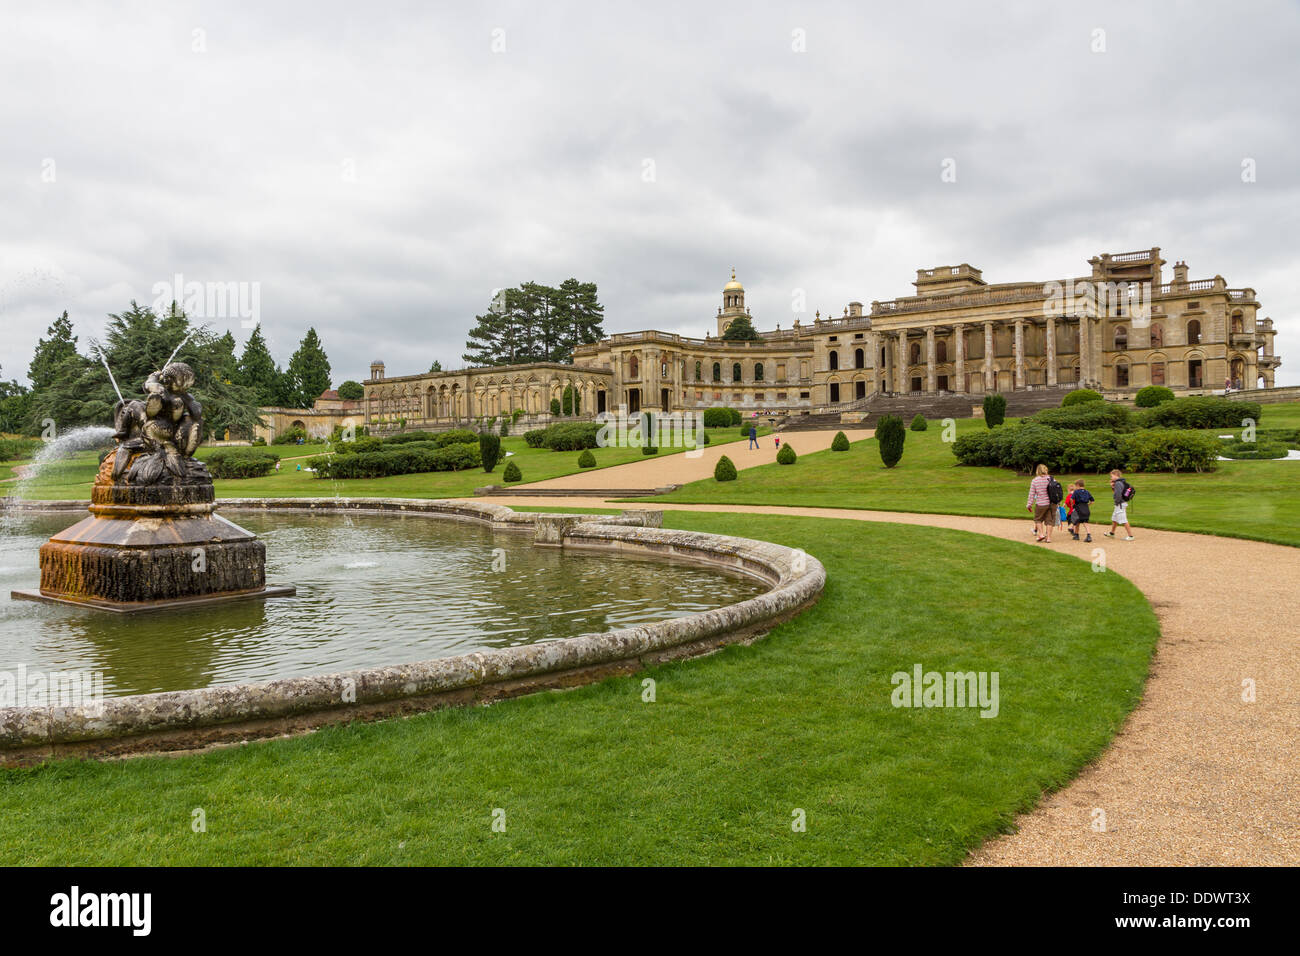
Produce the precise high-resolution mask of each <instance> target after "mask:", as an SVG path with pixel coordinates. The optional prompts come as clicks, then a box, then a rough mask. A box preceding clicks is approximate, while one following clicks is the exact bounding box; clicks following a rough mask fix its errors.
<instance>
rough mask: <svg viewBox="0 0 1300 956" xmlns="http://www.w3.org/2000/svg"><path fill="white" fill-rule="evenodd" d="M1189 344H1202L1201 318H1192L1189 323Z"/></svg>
mask: <svg viewBox="0 0 1300 956" xmlns="http://www.w3.org/2000/svg"><path fill="white" fill-rule="evenodd" d="M1187 344H1188V345H1200V344H1201V323H1200V320H1199V319H1192V320H1191V321H1190V322H1188V323H1187Z"/></svg>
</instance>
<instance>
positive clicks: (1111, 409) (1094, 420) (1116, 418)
mask: <svg viewBox="0 0 1300 956" xmlns="http://www.w3.org/2000/svg"><path fill="white" fill-rule="evenodd" d="M1131 419H1132V413H1131V412H1130V411H1129V410H1128V407H1127V406H1125V405H1120V404H1119V403H1118V402H1082V403H1080V404H1076V405H1071V406H1070V407H1069V408H1045V409H1043V410H1042V411H1041V412H1039V413H1038V414H1037V415H1035V416H1034V417H1033V418H1031V419H1029V422H1030V423H1032V424H1035V425H1047V426H1048V427H1049V428H1067V429H1074V430H1076V431H1086V430H1089V429H1096V428H1113V429H1115V430H1116V431H1126V430H1128V428H1129V426H1130V423H1131Z"/></svg>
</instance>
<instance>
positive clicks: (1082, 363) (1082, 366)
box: [1077, 315, 1092, 388]
mask: <svg viewBox="0 0 1300 956" xmlns="http://www.w3.org/2000/svg"><path fill="white" fill-rule="evenodd" d="M1089 344H1090V343H1089V342H1088V317H1087V316H1086V315H1081V316H1079V381H1078V383H1077V384H1078V386H1079V387H1080V388H1084V387H1086V386H1087V384H1088V382H1089V381H1090V380H1091V379H1092V374H1091V369H1090V368H1089V366H1090V365H1091V364H1092V356H1091V355H1090V354H1089V353H1090V352H1091V351H1092V349H1091V348H1089Z"/></svg>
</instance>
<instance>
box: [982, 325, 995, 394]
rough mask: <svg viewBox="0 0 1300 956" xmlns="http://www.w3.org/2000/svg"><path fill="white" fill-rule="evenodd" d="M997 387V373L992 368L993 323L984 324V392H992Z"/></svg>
mask: <svg viewBox="0 0 1300 956" xmlns="http://www.w3.org/2000/svg"><path fill="white" fill-rule="evenodd" d="M997 387H998V376H997V372H996V371H995V370H994V368H993V323H992V322H985V323H984V391H986V392H992V391H995V390H996V389H997Z"/></svg>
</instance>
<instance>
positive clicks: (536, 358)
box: [463, 279, 605, 366]
mask: <svg viewBox="0 0 1300 956" xmlns="http://www.w3.org/2000/svg"><path fill="white" fill-rule="evenodd" d="M497 302H498V303H499V306H498V307H497V308H495V309H492V310H489V311H488V312H487V313H485V314H483V315H479V316H475V319H474V323H475V324H474V328H473V329H472V330H471V331H470V333H469V337H468V340H467V341H466V343H465V354H464V356H463V358H464V359H465V361H466V362H468V363H470V364H471V365H475V366H486V365H517V364H520V363H524V362H561V363H564V362H570V361H572V360H573V350H574V348H575V347H576V346H578V345H584V344H587V343H590V342H597V341H599V340H600V338H601V337H602V336H603V335H604V330H603V328H602V324H603V322H604V318H605V315H604V311H605V310H604V307H603V306H602V305H601V304H600V301H599V299H598V298H597V296H596V284H595V283H594V282H579V281H578V280H577V279H566V280H565V281H564V282H563V283H561V284H560V287H559V288H558V289H556V288H552V287H551V286H548V285H543V284H542V283H540V282H525V283H522V284H521V285H520V286H519V287H518V288H510V289H505V290H503V292H502V294H501V296H500V297H499V298H498V300H497Z"/></svg>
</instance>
